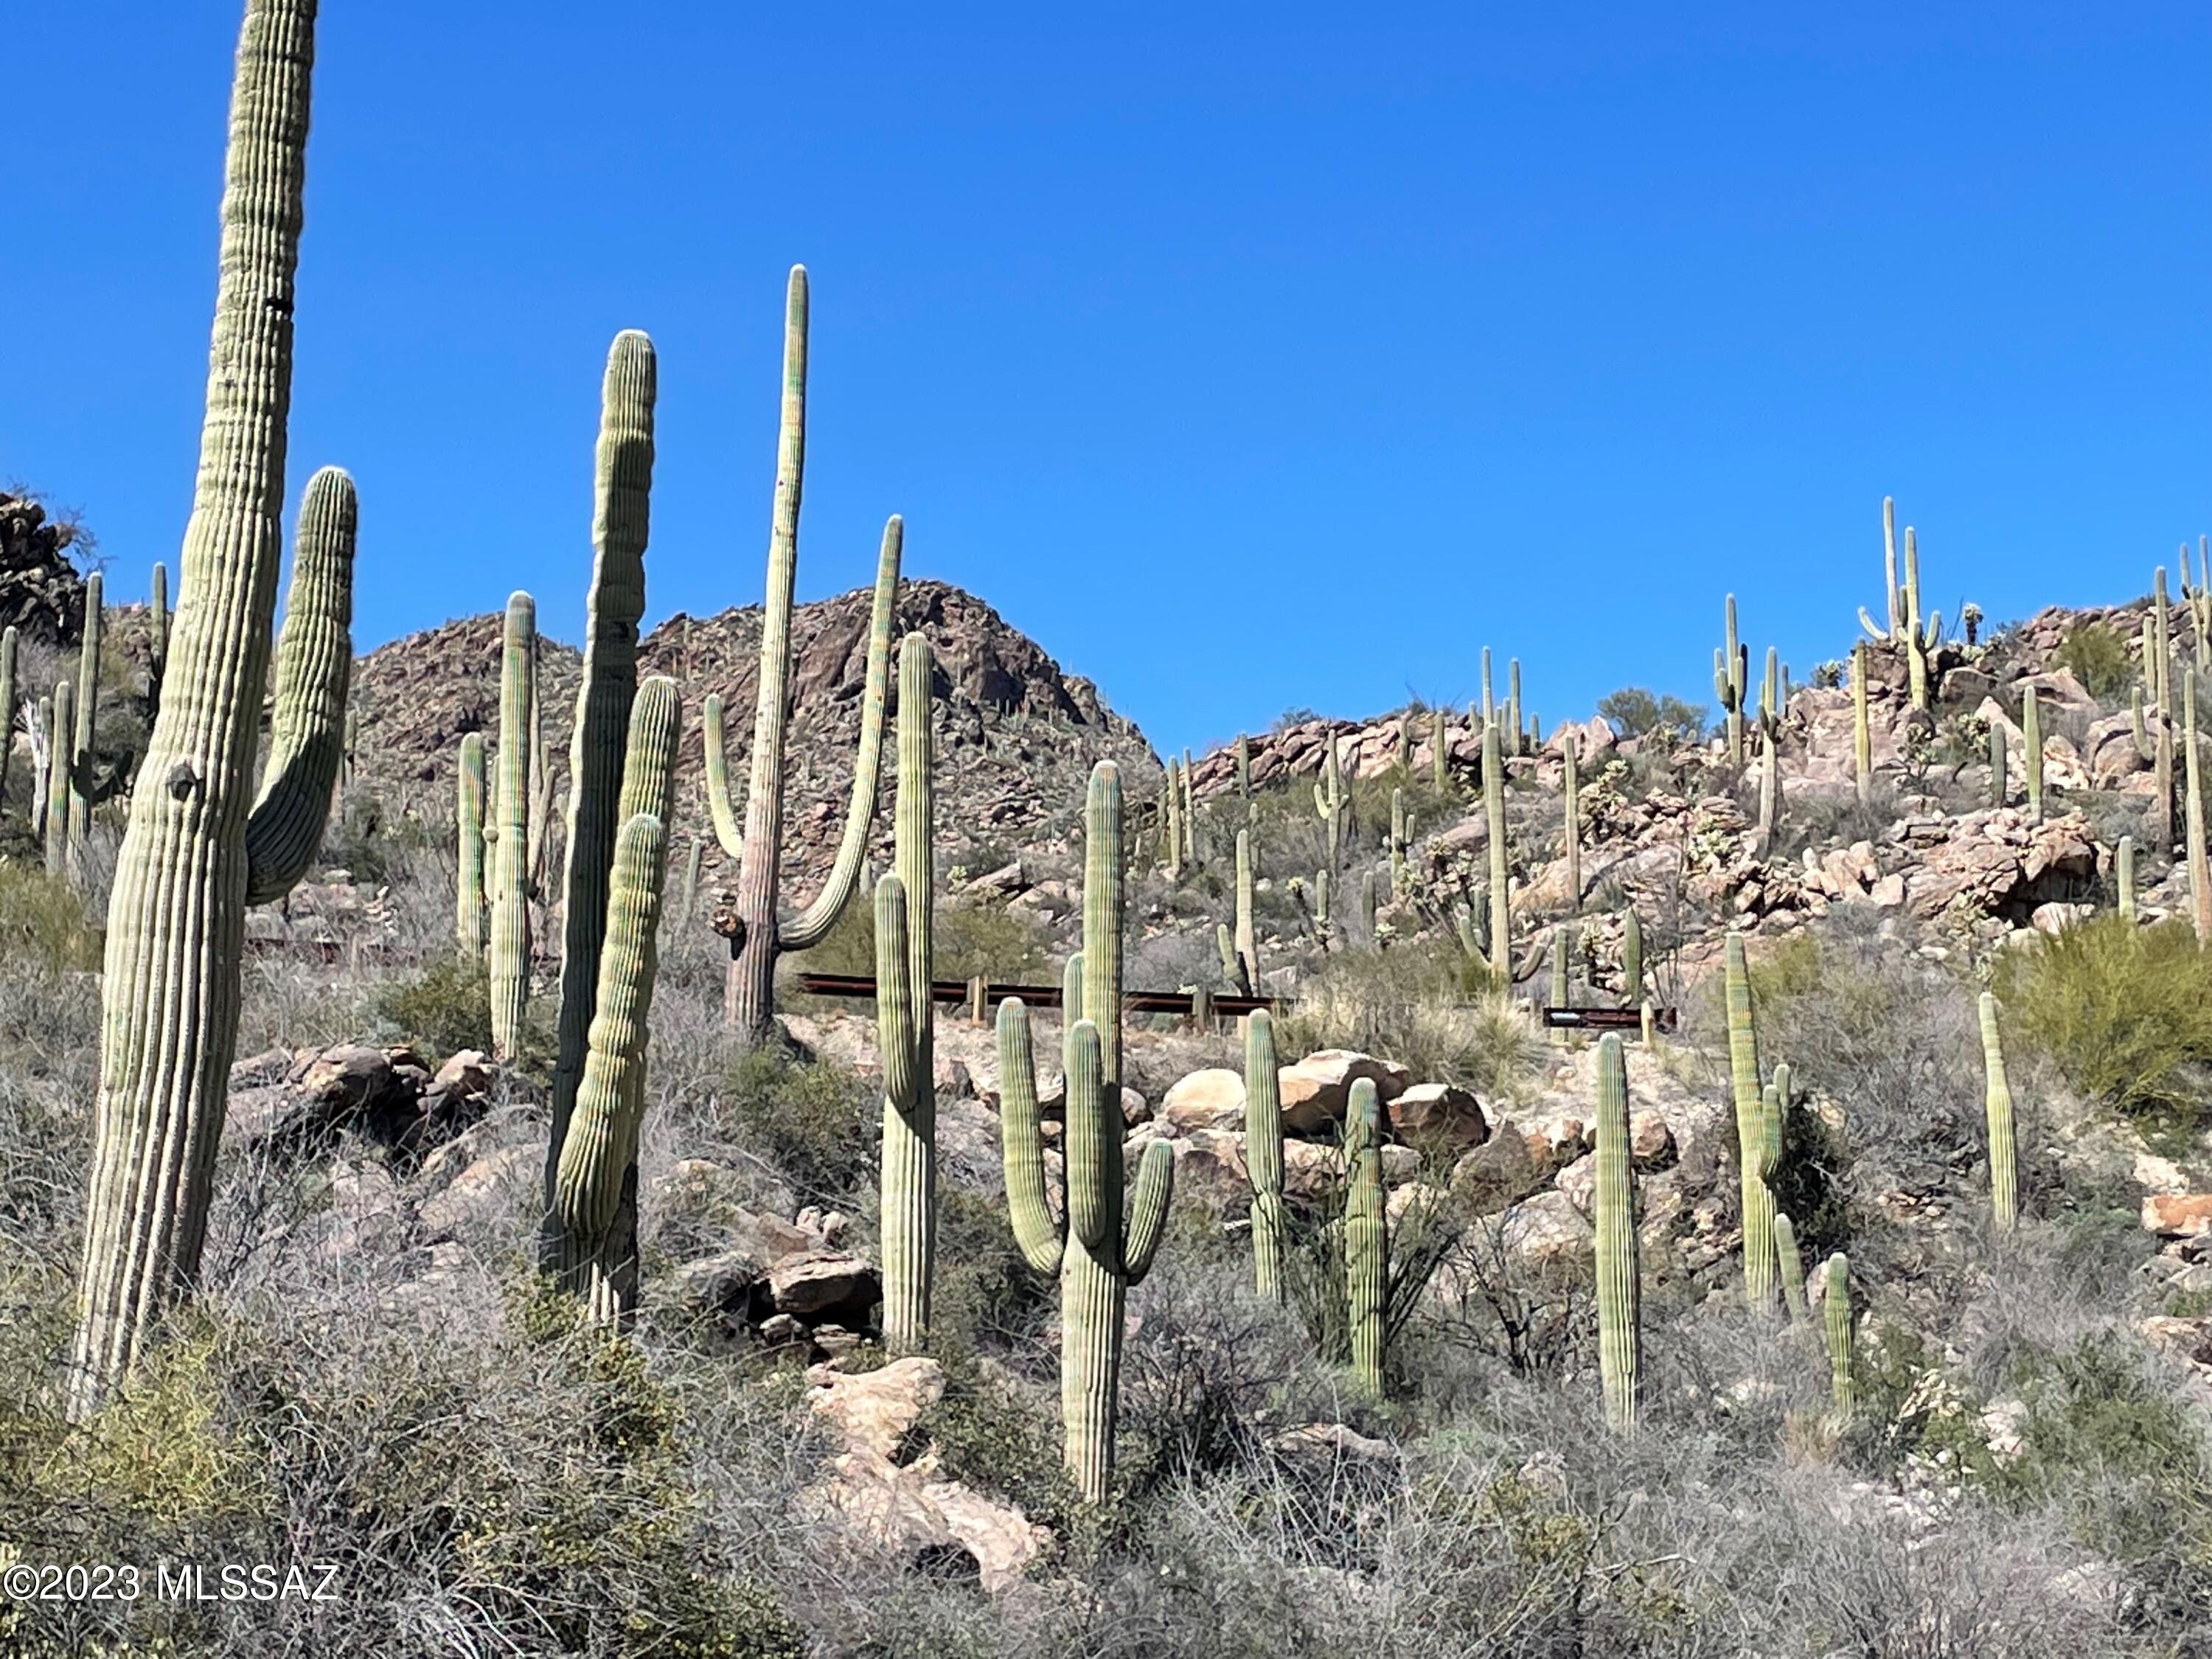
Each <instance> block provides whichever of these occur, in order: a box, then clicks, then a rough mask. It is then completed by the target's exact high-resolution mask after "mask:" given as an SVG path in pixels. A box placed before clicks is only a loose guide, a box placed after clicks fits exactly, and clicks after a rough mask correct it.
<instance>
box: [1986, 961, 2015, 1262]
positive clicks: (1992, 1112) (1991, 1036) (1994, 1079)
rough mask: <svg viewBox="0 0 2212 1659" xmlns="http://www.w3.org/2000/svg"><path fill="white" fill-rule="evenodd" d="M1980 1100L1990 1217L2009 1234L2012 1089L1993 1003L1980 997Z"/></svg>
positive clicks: (2012, 1202)
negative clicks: (1985, 1126) (1986, 1138)
mask: <svg viewBox="0 0 2212 1659" xmlns="http://www.w3.org/2000/svg"><path fill="white" fill-rule="evenodd" d="M1981 1024H1982V1070H1983V1073H1984V1077H1985V1078H1986V1079H1987V1085H1986V1088H1985V1091H1984V1097H1983V1108H1984V1116H1985V1117H1986V1118H1987V1120H1988V1122H1989V1135H1990V1215H1991V1216H1992V1217H1993V1218H1995V1219H1996V1224H1997V1225H1998V1226H1999V1227H2002V1228H2004V1229H2005V1230H2007V1231H2010V1230H2011V1229H2012V1228H2013V1227H2014V1226H2015V1225H2018V1223H2019V1220H2020V1144H2019V1140H2018V1139H2017V1138H2016V1136H2015V1133H2014V1131H2013V1117H2012V1085H2010V1084H2008V1083H2007V1082H2006V1081H2005V1062H2004V1046H2003V1044H2002V1042H2001V1041H2000V1039H1999V1037H1998V1036H1997V1000H1996V998H1995V997H1993V996H1991V995H1990V994H1989V993H1988V992H1987V991H1984V992H1983V993H1982V1000H1981Z"/></svg>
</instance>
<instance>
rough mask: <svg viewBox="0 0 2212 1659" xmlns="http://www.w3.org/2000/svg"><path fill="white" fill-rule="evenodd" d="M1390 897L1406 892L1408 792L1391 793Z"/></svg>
mask: <svg viewBox="0 0 2212 1659" xmlns="http://www.w3.org/2000/svg"><path fill="white" fill-rule="evenodd" d="M1389 855H1390V896H1391V897H1392V898H1397V897H1400V896H1402V895H1403V894H1404V893H1405V890H1406V792H1405V791H1404V790H1403V789H1400V788H1395V787H1394V788H1393V789H1392V790H1391V791H1390V841H1389Z"/></svg>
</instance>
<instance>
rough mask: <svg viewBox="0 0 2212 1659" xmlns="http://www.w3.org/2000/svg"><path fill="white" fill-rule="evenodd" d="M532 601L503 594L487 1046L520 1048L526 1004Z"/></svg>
mask: <svg viewBox="0 0 2212 1659" xmlns="http://www.w3.org/2000/svg"><path fill="white" fill-rule="evenodd" d="M537 647H538V603H537V601H536V600H534V599H532V598H531V597H530V595H529V594H527V593H521V592H517V593H512V594H510V595H508V596H507V621H506V623H505V625H504V627H503V629H502V630H501V636H500V666H499V757H498V763H497V764H496V765H495V768H494V769H493V773H492V777H493V784H492V792H491V799H492V828H491V960H490V963H489V981H490V987H491V993H490V994H491V1049H492V1054H493V1055H494V1057H495V1058H496V1059H500V1060H512V1059H513V1058H514V1057H515V1055H516V1054H519V1053H520V1052H521V1048H522V1022H523V1017H524V1014H525V1013H526V1011H527V1009H528V1007H529V1005H530V705H531V702H532V700H533V699H534V698H535V696H536V695H537V679H538V673H537V666H536V661H537V656H538V649H537Z"/></svg>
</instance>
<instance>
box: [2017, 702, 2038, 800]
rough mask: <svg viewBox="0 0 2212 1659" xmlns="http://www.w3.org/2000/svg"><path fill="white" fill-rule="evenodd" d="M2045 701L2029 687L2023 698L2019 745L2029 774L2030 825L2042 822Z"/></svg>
mask: <svg viewBox="0 0 2212 1659" xmlns="http://www.w3.org/2000/svg"><path fill="white" fill-rule="evenodd" d="M2041 703H2042V699H2041V698H2039V697H2038V696H2036V695H2035V688H2034V687H2033V686H2032V685H2031V686H2029V687H2028V688H2027V690H2026V691H2024V692H2022V693H2021V700H2020V744H2021V756H2022V759H2023V762H2024V763H2025V769H2026V771H2027V817H2028V822H2029V823H2042V822H2043V716H2042V714H2041V712H2040V708H2041Z"/></svg>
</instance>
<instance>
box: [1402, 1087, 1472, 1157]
mask: <svg viewBox="0 0 2212 1659" xmlns="http://www.w3.org/2000/svg"><path fill="white" fill-rule="evenodd" d="M1386 1115H1388V1117H1389V1123H1390V1129H1391V1133H1394V1134H1395V1135H1396V1136H1397V1137H1398V1138H1399V1139H1401V1140H1407V1141H1412V1142H1414V1143H1417V1144H1419V1145H1422V1146H1448V1147H1455V1148H1459V1149H1462V1150H1464V1149H1465V1148H1467V1147H1469V1146H1480V1145H1481V1144H1482V1143H1483V1142H1484V1141H1486V1140H1487V1139H1490V1120H1489V1119H1488V1117H1487V1116H1486V1115H1484V1113H1483V1109H1482V1103H1481V1102H1480V1101H1479V1100H1477V1099H1476V1098H1475V1097H1474V1096H1473V1095H1471V1094H1469V1093H1468V1091H1466V1090H1464V1089H1462V1088H1458V1087H1456V1086H1455V1085H1452V1084H1449V1083H1416V1084H1415V1085H1413V1087H1412V1088H1410V1089H1408V1090H1407V1091H1405V1093H1403V1094H1401V1095H1400V1096H1399V1097H1397V1098H1396V1099H1395V1100H1393V1101H1392V1102H1390V1103H1389V1107H1388V1108H1387V1109H1386Z"/></svg>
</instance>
